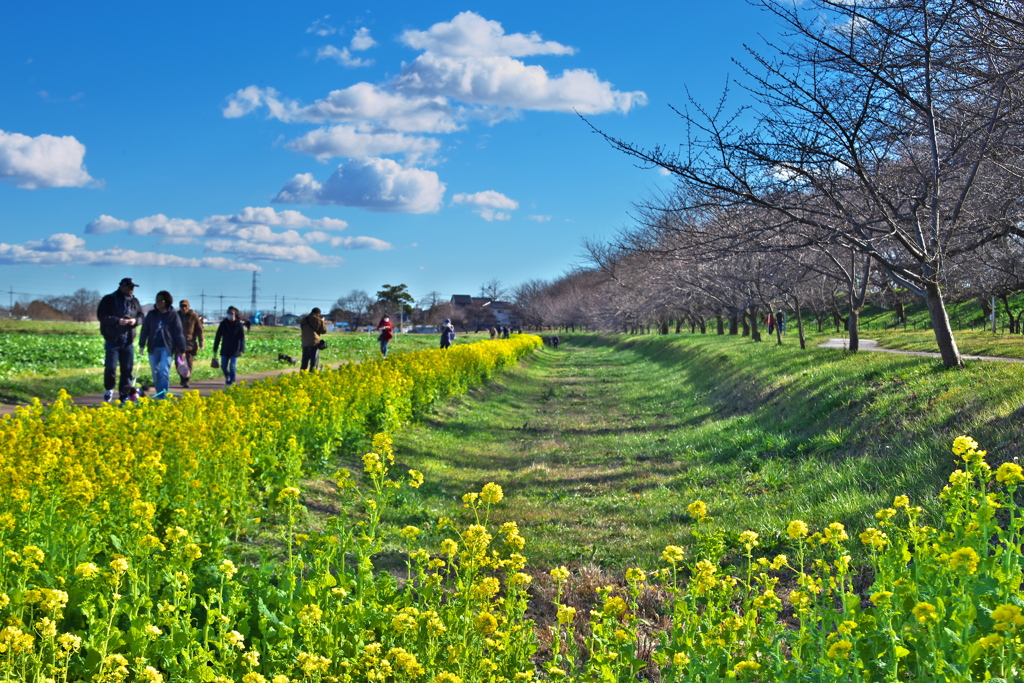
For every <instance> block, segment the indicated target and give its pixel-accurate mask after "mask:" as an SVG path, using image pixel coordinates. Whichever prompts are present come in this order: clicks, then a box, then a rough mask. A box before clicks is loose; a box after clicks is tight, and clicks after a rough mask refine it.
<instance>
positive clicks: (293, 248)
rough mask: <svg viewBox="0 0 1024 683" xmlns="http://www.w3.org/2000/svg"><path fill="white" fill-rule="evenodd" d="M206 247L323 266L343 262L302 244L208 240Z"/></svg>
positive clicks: (236, 253) (238, 253) (245, 256)
mask: <svg viewBox="0 0 1024 683" xmlns="http://www.w3.org/2000/svg"><path fill="white" fill-rule="evenodd" d="M206 249H207V250H209V251H217V252H221V253H228V254H235V255H236V256H240V257H242V258H251V259H256V260H261V261H286V262H289V263H315V264H320V265H324V266H334V265H338V264H339V263H342V262H343V259H341V258H340V257H338V256H324V255H323V254H321V253H319V252H318V251H317V250H316V249H313V248H312V247H310V246H308V245H303V244H267V243H259V242H238V241H234V240H210V241H208V242H207V243H206Z"/></svg>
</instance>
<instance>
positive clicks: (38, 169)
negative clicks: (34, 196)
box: [0, 130, 95, 190]
mask: <svg viewBox="0 0 1024 683" xmlns="http://www.w3.org/2000/svg"><path fill="white" fill-rule="evenodd" d="M84 159H85V145H83V144H82V143H81V142H79V141H78V140H76V139H75V138H74V137H73V136H71V135H65V136H63V137H56V136H54V135H45V134H44V135H39V136H36V137H34V138H33V137H29V136H28V135H22V134H21V133H7V132H4V131H3V130H0V180H3V181H5V182H8V183H11V184H12V185H14V186H15V187H20V188H22V189H25V190H37V189H39V188H44V187H85V186H87V185H90V184H93V183H95V181H94V180H93V178H92V176H90V175H89V173H88V172H87V171H86V170H85V166H84V165H83V163H82V162H83V160H84Z"/></svg>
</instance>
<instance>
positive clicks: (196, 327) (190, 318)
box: [178, 299, 203, 389]
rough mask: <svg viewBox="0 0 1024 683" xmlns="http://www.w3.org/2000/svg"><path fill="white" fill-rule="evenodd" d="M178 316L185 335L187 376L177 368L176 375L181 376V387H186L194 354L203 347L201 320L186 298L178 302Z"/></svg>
mask: <svg viewBox="0 0 1024 683" xmlns="http://www.w3.org/2000/svg"><path fill="white" fill-rule="evenodd" d="M178 317H179V318H180V319H181V333H182V334H184V335H185V354H184V355H185V363H186V364H187V365H188V377H186V376H185V375H182V374H181V369H180V368H179V369H178V376H179V377H180V378H181V388H182V389H188V381H189V379H190V378H191V377H192V369H193V366H194V364H193V361H194V360H195V357H196V355H197V354H198V353H199V351H200V350H201V349H202V348H203V321H202V319H200V317H199V314H198V313H196V312H195V311H193V310H192V306H191V305H190V304H189V303H188V299H182V300H181V302H180V303H179V304H178Z"/></svg>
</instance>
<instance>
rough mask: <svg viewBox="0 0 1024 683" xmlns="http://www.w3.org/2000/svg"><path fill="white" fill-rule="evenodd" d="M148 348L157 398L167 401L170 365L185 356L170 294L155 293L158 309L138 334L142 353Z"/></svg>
mask: <svg viewBox="0 0 1024 683" xmlns="http://www.w3.org/2000/svg"><path fill="white" fill-rule="evenodd" d="M146 347H149V370H150V372H151V373H152V374H153V388H154V389H155V390H156V396H155V398H167V396H168V391H169V390H170V388H171V363H172V362H173V361H174V359H175V358H176V357H177V356H178V355H179V354H183V353H185V335H184V334H183V333H182V331H181V318H179V317H178V312H177V311H175V310H174V297H172V296H171V293H170V292H165V291H159V292H157V293H156V305H155V307H154V308H153V309H152V310H151V311H150V312H149V313H147V314H146V317H145V318H144V319H143V321H142V330H141V331H140V333H139V351H140V352H145V350H146Z"/></svg>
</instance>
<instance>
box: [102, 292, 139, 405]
mask: <svg viewBox="0 0 1024 683" xmlns="http://www.w3.org/2000/svg"><path fill="white" fill-rule="evenodd" d="M136 287H138V284H136V283H135V281H134V280H132V279H131V278H130V277H126V278H123V279H122V280H121V282H120V283H119V284H118V287H117V291H115V292H112V293H110V294H107V295H106V296H105V297H103V298H102V299H100V303H99V306H97V307H96V319H97V320H99V322H100V334H102V335H103V351H104V359H103V389H104V392H103V400H104V401H106V402H109V401H111V400H113V398H114V387H115V386H116V387H117V391H118V398H119V399H121V400H122V401H124V400H125V399H126V398H128V391H129V389H131V388H132V387H133V386H134V385H135V374H134V373H135V328H136V327H138V326H139V325H141V324H142V304H140V303H139V300H138V299H136V298H135V288H136ZM118 366H120V368H121V377H120V380H119V381H118V377H117V370H118Z"/></svg>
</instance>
